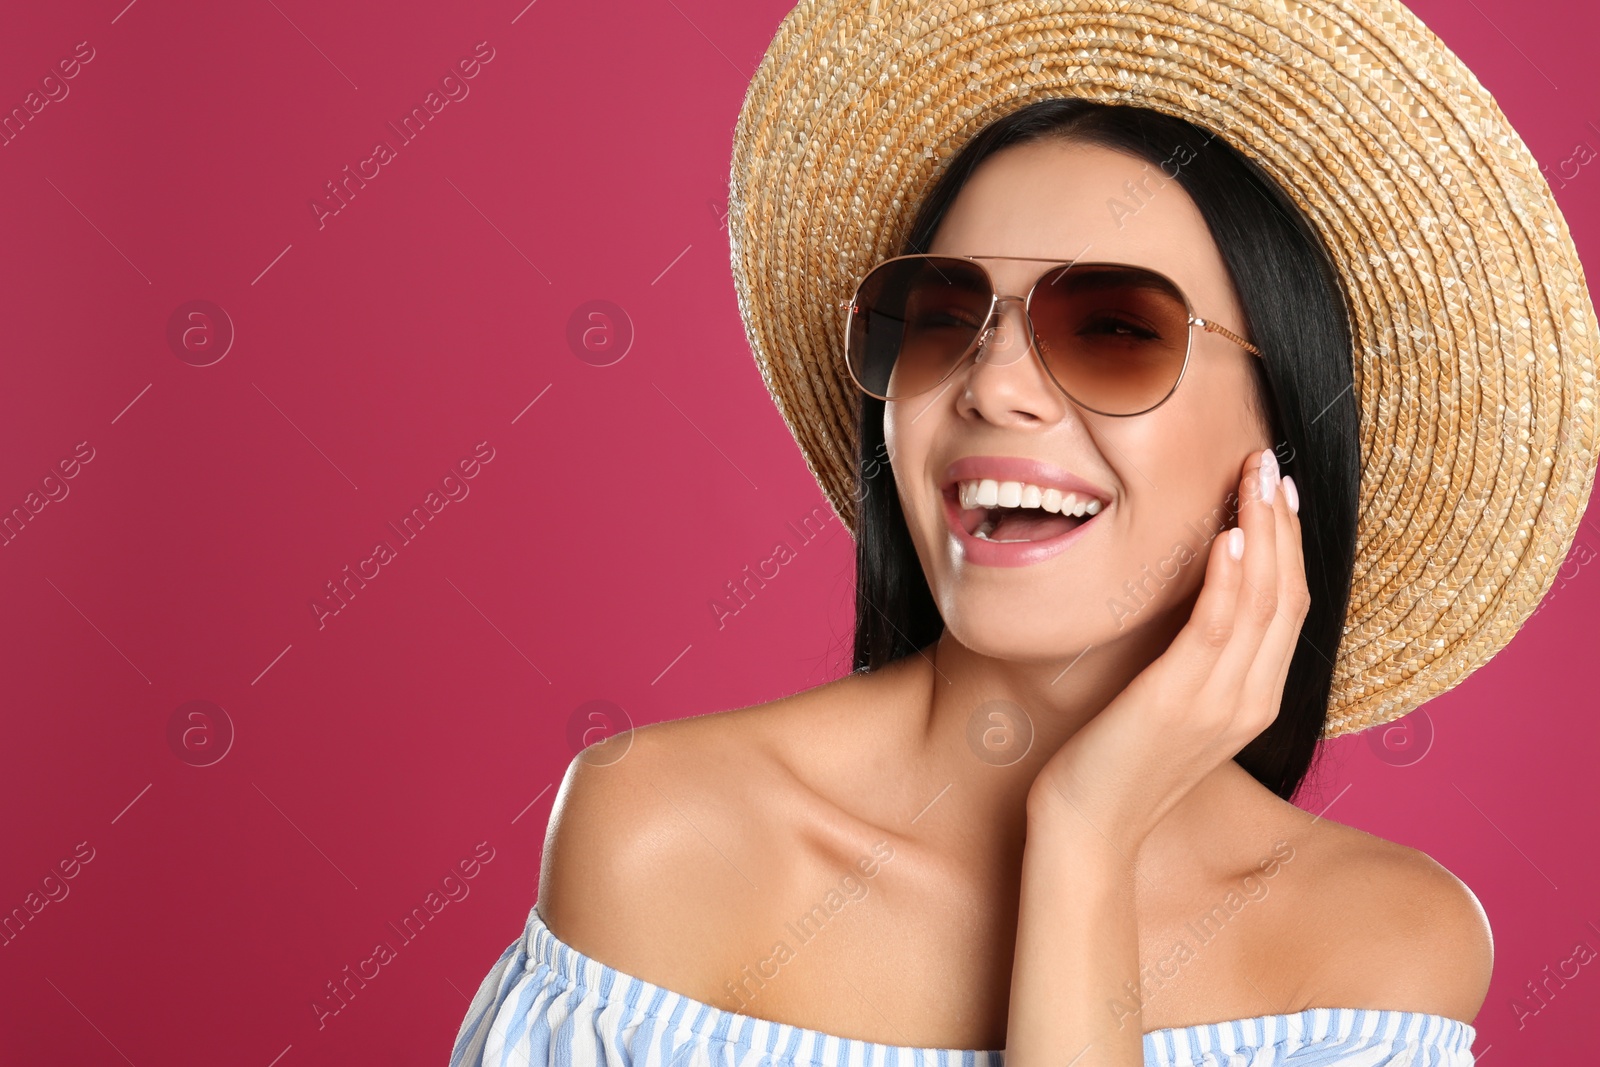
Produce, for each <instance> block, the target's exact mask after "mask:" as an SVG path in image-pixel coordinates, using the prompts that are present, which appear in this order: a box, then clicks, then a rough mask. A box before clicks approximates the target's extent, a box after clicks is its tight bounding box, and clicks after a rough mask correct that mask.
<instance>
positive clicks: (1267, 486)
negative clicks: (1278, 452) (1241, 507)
mask: <svg viewBox="0 0 1600 1067" xmlns="http://www.w3.org/2000/svg"><path fill="white" fill-rule="evenodd" d="M1277 488H1278V457H1277V456H1275V455H1273V454H1272V449H1270V448H1269V449H1267V450H1266V451H1264V452H1262V453H1261V499H1262V500H1264V501H1266V502H1267V503H1268V504H1270V503H1272V494H1273V492H1274V491H1275V490H1276V489H1277Z"/></svg>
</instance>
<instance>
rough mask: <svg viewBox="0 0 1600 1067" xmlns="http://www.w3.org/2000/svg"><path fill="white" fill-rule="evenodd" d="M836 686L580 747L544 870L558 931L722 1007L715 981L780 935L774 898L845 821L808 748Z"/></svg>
mask: <svg viewBox="0 0 1600 1067" xmlns="http://www.w3.org/2000/svg"><path fill="white" fill-rule="evenodd" d="M836 684H837V683H829V686H834V685H836ZM829 686H822V687H818V688H817V689H813V690H806V691H803V692H801V693H798V694H794V695H792V696H788V697H784V698H781V699H779V700H774V701H770V702H766V703H762V704H756V705H751V706H749V707H744V708H737V709H732V710H729V711H720V712H712V713H708V714H703V715H696V716H691V717H688V718H683V719H677V720H672V721H669V722H663V723H656V724H651V725H647V726H641V727H636V728H634V729H633V730H631V731H629V732H627V733H625V734H619V735H617V736H615V737H612V738H610V739H608V740H606V741H604V742H602V743H600V744H597V745H592V746H590V747H589V748H586V749H584V750H583V751H582V752H580V753H578V755H577V756H575V757H574V758H573V759H572V761H571V763H570V764H569V765H568V767H567V771H566V774H565V776H564V778H563V779H562V783H561V787H560V789H559V791H558V792H557V794H556V799H555V802H554V806H553V809H552V811H551V815H550V822H549V827H548V830H547V831H546V836H545V843H544V853H543V858H542V862H541V866H540V876H539V904H538V909H539V913H540V915H541V917H542V918H543V921H544V922H545V923H546V925H547V926H548V927H549V928H550V930H551V932H552V933H553V934H554V935H555V936H556V937H558V938H560V939H561V940H562V941H563V942H565V943H567V944H570V945H573V946H574V947H576V948H577V949H579V950H580V951H582V952H584V953H585V954H587V955H589V956H591V957H593V958H596V959H599V960H602V961H604V962H606V963H607V964H609V965H611V966H613V967H616V968H617V969H618V970H621V971H623V972H625V973H629V974H633V975H637V976H639V977H641V978H644V979H646V980H647V981H651V982H653V983H655V984H657V985H662V986H665V987H667V988H671V989H675V990H678V991H680V992H683V993H686V994H688V995H692V996H696V997H697V999H701V1000H705V1001H709V1002H716V1001H717V1000H718V999H719V998H718V996H717V993H718V991H717V990H713V989H707V988H704V986H703V983H704V982H705V981H706V978H705V976H707V975H714V974H725V975H736V974H738V973H739V968H740V966H741V965H742V964H743V963H745V962H748V961H747V960H746V959H745V958H744V956H746V955H748V953H749V952H750V951H751V950H752V946H754V945H758V944H762V943H761V937H762V936H765V935H766V933H767V932H768V927H769V926H770V907H771V904H772V901H773V899H774V895H775V893H776V894H778V899H781V892H782V888H783V887H784V886H785V885H786V884H789V883H791V882H793V881H796V880H797V879H798V878H799V877H800V876H801V875H802V874H803V873H804V866H805V865H806V864H807V863H808V862H811V859H812V857H814V856H815V855H816V853H817V850H818V849H819V847H821V848H826V847H827V843H826V842H825V841H819V840H816V839H815V838H816V836H817V831H818V828H819V827H823V828H827V827H830V826H832V825H834V824H836V823H837V821H838V813H837V812H835V811H833V810H832V808H831V807H830V806H829V805H828V803H827V801H826V800H825V799H824V798H823V797H822V796H821V795H820V794H819V793H818V792H817V790H816V789H815V788H814V785H813V783H810V782H808V781H807V780H806V776H805V763H806V760H805V759H804V756H803V753H804V751H805V750H804V749H803V748H801V747H798V746H799V745H800V744H801V742H800V740H799V738H801V737H803V736H804V734H805V732H806V731H807V730H809V731H811V732H813V733H814V734H815V733H825V732H826V731H827V729H828V725H827V723H828V720H829V718H830V714H829V709H831V708H833V707H834V706H835V705H836V704H837V703H838V701H837V700H832V699H819V698H818V692H819V690H821V689H826V688H829ZM809 743H820V742H818V741H816V739H815V738H813V739H812V741H811V742H809ZM802 838H804V839H802ZM769 940H770V938H769ZM762 947H770V945H764V944H763V945H762Z"/></svg>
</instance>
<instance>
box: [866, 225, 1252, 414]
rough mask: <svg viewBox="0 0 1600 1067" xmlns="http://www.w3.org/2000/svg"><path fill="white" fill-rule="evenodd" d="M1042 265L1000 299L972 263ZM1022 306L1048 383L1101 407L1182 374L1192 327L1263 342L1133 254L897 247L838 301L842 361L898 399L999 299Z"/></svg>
mask: <svg viewBox="0 0 1600 1067" xmlns="http://www.w3.org/2000/svg"><path fill="white" fill-rule="evenodd" d="M986 259H1012V260H1024V261H1029V262H1036V263H1052V264H1054V266H1052V267H1051V268H1050V269H1048V270H1046V271H1045V272H1044V273H1043V274H1041V275H1039V277H1038V278H1037V279H1035V280H1034V283H1033V285H1032V286H1031V287H1030V288H1029V289H1028V293H1027V295H1026V296H1020V297H1019V296H1001V295H1000V294H999V292H998V290H997V289H996V287H995V285H994V279H993V278H992V277H991V276H990V274H989V271H988V270H987V269H986V268H985V267H984V266H983V264H982V263H980V262H978V261H979V260H986ZM1007 301H1018V302H1020V303H1021V304H1022V310H1023V321H1024V322H1025V323H1027V325H1028V329H1029V332H1030V333H1031V335H1032V336H1031V338H1030V339H1031V341H1032V343H1031V344H1030V345H1029V346H1028V347H1029V349H1030V350H1031V351H1032V352H1033V353H1034V354H1035V356H1036V357H1037V358H1038V360H1039V362H1040V364H1041V365H1042V366H1043V367H1044V369H1045V372H1046V373H1047V374H1048V375H1049V376H1050V379H1051V381H1053V382H1055V384H1056V387H1057V388H1058V389H1060V390H1061V391H1062V392H1063V393H1065V394H1066V396H1067V397H1068V398H1069V399H1070V400H1072V401H1073V402H1074V403H1076V404H1078V405H1079V406H1080V407H1084V408H1087V409H1088V410H1090V411H1093V412H1096V413H1098V414H1101V415H1114V416H1127V415H1142V414H1143V413H1145V412H1146V411H1149V410H1151V409H1152V408H1155V407H1158V406H1159V405H1161V404H1162V403H1164V402H1165V401H1166V400H1167V398H1168V397H1170V396H1171V395H1172V394H1173V393H1174V392H1175V391H1176V390H1177V388H1178V383H1179V382H1180V381H1182V380H1183V372H1184V370H1185V369H1186V368H1187V367H1188V365H1189V352H1190V350H1191V349H1192V348H1193V344H1192V343H1191V342H1192V339H1193V337H1194V330H1193V327H1195V326H1199V327H1200V328H1202V329H1205V330H1210V331H1213V332H1215V333H1219V334H1222V335H1223V336H1224V337H1226V338H1228V339H1229V340H1230V341H1233V342H1235V343H1236V344H1238V345H1241V346H1243V347H1244V349H1245V350H1246V351H1248V352H1250V353H1251V354H1252V355H1255V356H1260V355H1261V350H1260V349H1258V348H1257V347H1256V346H1255V345H1253V344H1251V343H1250V342H1249V341H1246V340H1245V339H1244V338H1242V337H1240V336H1239V335H1238V334H1236V333H1234V332H1233V331H1231V330H1229V329H1227V328H1226V327H1224V326H1221V325H1219V324H1218V323H1215V322H1212V321H1211V320H1209V319H1203V318H1200V317H1199V316H1197V315H1196V314H1195V313H1194V308H1193V305H1191V304H1190V302H1189V297H1188V295H1187V294H1185V293H1184V291H1183V290H1182V289H1180V288H1179V287H1178V285H1177V283H1176V282H1174V281H1173V280H1172V279H1171V278H1168V277H1167V276H1166V275H1164V274H1161V273H1160V272H1158V271H1154V270H1151V269H1150V268H1148V267H1140V266H1136V265H1134V264H1131V263H1080V262H1078V261H1075V260H1074V261H1067V262H1062V261H1061V260H1049V259H1040V258H1038V257H1034V256H948V255H931V254H927V253H922V254H916V255H907V256H895V257H893V258H891V259H886V260H884V261H883V262H882V263H879V264H878V265H877V266H876V267H873V268H872V269H871V270H870V271H868V272H867V273H866V275H865V276H864V277H863V278H862V279H861V282H860V284H859V285H857V286H856V291H855V294H854V295H853V296H852V297H851V298H850V299H849V300H844V301H840V303H839V307H841V308H843V309H845V311H846V312H847V314H848V316H849V318H848V322H847V324H846V329H845V364H846V366H847V368H848V369H849V372H850V377H851V379H853V380H854V381H855V383H856V385H857V386H858V387H859V388H860V389H861V390H862V391H863V392H865V393H867V394H868V395H870V396H874V397H877V398H878V399H879V400H904V399H906V398H907V397H913V396H918V395H920V394H922V393H925V392H927V391H928V390H929V389H932V388H933V387H934V386H936V385H938V384H939V383H941V382H943V381H944V380H945V379H946V378H948V377H949V376H950V374H951V373H952V372H953V371H954V370H955V369H956V368H957V367H959V366H960V365H961V364H962V363H963V362H965V360H966V358H967V357H968V356H969V355H971V354H973V353H974V352H977V351H979V350H980V349H981V348H982V347H983V345H984V344H985V343H987V342H988V341H989V340H990V339H991V338H992V337H993V336H994V334H995V331H996V329H997V328H998V325H997V319H998V317H999V312H1000V305H1001V304H1003V303H1006V302H1007Z"/></svg>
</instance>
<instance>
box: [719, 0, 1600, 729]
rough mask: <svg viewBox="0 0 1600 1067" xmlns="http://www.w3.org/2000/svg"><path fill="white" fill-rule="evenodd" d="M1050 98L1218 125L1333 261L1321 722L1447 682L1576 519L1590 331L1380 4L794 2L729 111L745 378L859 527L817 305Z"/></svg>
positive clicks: (834, 334) (1458, 72)
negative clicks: (1348, 586)
mask: <svg viewBox="0 0 1600 1067" xmlns="http://www.w3.org/2000/svg"><path fill="white" fill-rule="evenodd" d="M1052 96H1082V97H1088V98H1090V99H1094V100H1098V101H1102V102H1107V103H1115V104H1133V105H1140V106H1144V107H1149V108H1153V109H1155V110H1158V111H1163V112H1167V113H1169V114H1173V115H1177V116H1179V117H1181V118H1184V119H1187V120H1189V121H1190V122H1192V123H1194V124H1196V125H1197V126H1199V127H1201V128H1203V129H1206V130H1208V131H1211V132H1213V133H1215V134H1216V135H1218V136H1220V137H1222V138H1223V139H1224V140H1226V141H1227V142H1229V143H1230V144H1231V145H1232V146H1233V147H1234V148H1236V149H1238V150H1240V151H1241V152H1242V153H1243V154H1245V155H1246V156H1248V157H1250V158H1251V159H1253V160H1254V161H1255V162H1256V163H1257V164H1259V165H1260V166H1261V167H1262V168H1263V169H1264V170H1265V171H1266V172H1267V173H1268V174H1270V175H1271V176H1272V177H1273V178H1275V179H1276V180H1277V181H1278V183H1279V184H1280V185H1282V186H1283V187H1284V188H1285V189H1286V190H1287V191H1288V193H1289V195H1290V196H1291V197H1292V198H1293V199H1294V200H1295V202H1296V203H1298V204H1299V205H1300V207H1301V209H1302V210H1303V211H1304V212H1305V213H1306V215H1307V217H1308V218H1309V219H1310V220H1311V222H1312V224H1313V226H1314V228H1315V229H1316V230H1317V232H1318V233H1319V234H1320V235H1321V237H1322V240H1323V242H1324V243H1325V244H1326V245H1327V246H1328V248H1329V250H1330V252H1331V253H1332V255H1333V259H1334V262H1335V265H1336V266H1337V268H1338V270H1339V272H1340V275H1341V277H1342V280H1343V285H1344V287H1345V290H1346V301H1347V303H1348V304H1349V306H1350V309H1351V318H1352V321H1351V323H1350V328H1351V338H1352V342H1353V345H1354V351H1355V353H1356V358H1355V360H1354V363H1355V368H1354V369H1355V385H1356V393H1357V396H1358V402H1359V410H1360V420H1361V442H1360V450H1361V478H1360V506H1361V518H1360V525H1359V531H1358V537H1357V547H1356V567H1355V581H1354V585H1353V587H1352V590H1351V598H1350V604H1349V610H1348V614H1347V617H1346V620H1345V622H1346V625H1345V633H1344V637H1343V640H1342V643H1341V645H1340V647H1339V653H1338V657H1337V661H1336V664H1335V669H1334V678H1333V693H1332V698H1331V701H1330V706H1329V711H1328V719H1327V723H1326V726H1325V727H1324V731H1323V736H1325V737H1336V736H1338V735H1340V734H1346V733H1351V732H1354V731H1356V730H1362V729H1365V728H1367V727H1371V726H1376V725H1379V724H1380V723H1385V722H1389V721H1390V720H1393V719H1395V718H1398V717H1399V716H1401V715H1403V714H1405V713H1406V712H1408V711H1410V710H1412V709H1413V708H1415V707H1416V706H1417V705H1418V704H1421V703H1422V702H1424V701H1426V700H1428V699H1430V698H1431V697H1434V696H1437V695H1438V694H1440V693H1443V692H1445V691H1446V690H1448V689H1449V688H1451V687H1452V686H1454V685H1456V684H1457V683H1458V682H1460V681H1462V680H1463V679H1465V678H1466V677H1467V676H1468V675H1469V674H1471V673H1472V672H1473V671H1474V670H1476V669H1477V668H1478V667H1479V666H1481V665H1482V664H1483V663H1485V662H1487V661H1488V660H1489V658H1490V657H1492V656H1493V655H1494V654H1495V653H1496V652H1498V651H1499V650H1500V649H1501V648H1502V647H1503V646H1504V645H1505V644H1506V642H1508V641H1509V640H1510V639H1511V636H1512V635H1513V634H1514V633H1515V632H1516V630H1517V628H1518V627H1519V626H1521V624H1522V623H1523V622H1524V621H1525V620H1526V619H1527V617H1528V616H1529V615H1530V614H1531V613H1532V612H1533V610H1534V609H1535V607H1536V606H1537V605H1538V603H1539V600H1540V598H1541V597H1542V596H1543V595H1544V593H1545V591H1546V590H1547V589H1548V588H1549V586H1550V584H1551V582H1552V581H1553V579H1554V578H1555V576H1556V572H1557V570H1558V568H1559V567H1560V566H1561V564H1562V562H1563V560H1564V559H1565V557H1566V554H1567V551H1568V549H1569V547H1570V546H1571V543H1572V539H1573V536H1574V534H1575V533H1576V530H1577V526H1578V523H1579V521H1580V519H1581V517H1582V514H1583V509H1584V506H1585V504H1586V502H1587V500H1588V497H1589V492H1590V489H1591V487H1592V485H1593V481H1594V471H1595V461H1596V446H1597V443H1600V441H1597V431H1596V410H1595V402H1596V392H1595V348H1596V341H1597V337H1600V327H1597V324H1596V321H1595V312H1594V307H1593V305H1592V303H1591V302H1590V298H1589V295H1588V290H1587V288H1586V285H1585V282H1584V276H1583V267H1582V265H1581V264H1580V263H1579V261H1578V256H1577V252H1576V250H1575V249H1574V247H1573V244H1572V239H1571V236H1570V234H1569V233H1568V230H1567V226H1566V222H1565V220H1564V219H1563V218H1562V216H1561V212H1560V211H1559V210H1558V209H1557V207H1556V202H1555V199H1554V197H1553V196H1552V195H1551V192H1550V189H1549V186H1548V185H1547V184H1546V183H1545V181H1544V179H1543V177H1542V176H1541V175H1540V173H1539V168H1538V165H1537V163H1536V162H1535V161H1534V159H1533V157H1532V156H1531V155H1530V154H1529V152H1528V149H1527V147H1526V146H1525V145H1524V144H1523V142H1522V139H1521V138H1520V137H1519V136H1518V135H1517V133H1516V131H1515V130H1513V129H1512V128H1511V125H1510V124H1509V123H1508V122H1507V120H1506V118H1505V116H1504V115H1503V114H1502V113H1501V111H1500V108H1499V106H1498V105H1497V104H1496V103H1495V101H1494V99H1493V98H1492V97H1491V96H1490V95H1489V93H1488V92H1487V91H1486V90H1485V89H1484V88H1483V86H1482V85H1481V84H1479V82H1478V80H1477V78H1476V77H1475V76H1474V75H1473V74H1472V72H1471V71H1469V70H1468V69H1467V68H1466V67H1465V66H1464V65H1463V64H1462V63H1461V61H1460V60H1459V59H1458V58H1457V57H1456V56H1455V55H1454V54H1452V53H1451V52H1450V51H1449V49H1447V48H1446V47H1445V46H1444V44H1443V43H1442V42H1441V41H1440V40H1439V39H1438V38H1437V37H1436V36H1434V34H1433V33H1432V32H1431V31H1430V30H1429V29H1428V28H1427V27H1426V26H1425V25H1423V23H1422V22H1421V21H1420V20H1419V19H1418V18H1417V17H1416V16H1415V15H1414V14H1412V13H1411V12H1410V11H1409V10H1407V9H1406V8H1405V7H1403V6H1401V5H1400V4H1399V3H1398V2H1396V0H1279V2H1274V0H1220V2H1219V0H1205V2H1202V0H1164V2H1159V3H1149V2H1140V0H1115V2H1111V0H1054V2H1049V0H1038V2H1028V0H1022V2H1003V0H943V2H940V0H802V2H801V3H800V4H799V6H797V7H796V8H795V9H794V10H793V11H792V12H791V13H790V14H789V15H788V17H786V18H785V19H784V20H783V23H782V25H781V26H779V28H778V32H777V35H776V36H775V37H774V38H773V40H772V43H771V45H770V46H769V47H768V49H767V52H766V55H765V56H764V57H763V59H762V61H761V65H760V67H759V68H758V69H757V71H756V73H755V77H754V78H753V79H752V81H751V83H750V87H749V91H748V93H747V95H746V97H745V101H744V106H743V108H742V109H741V110H740V113H739V120H738V125H737V127H736V129H735V136H734V149H733V165H732V175H731V190H730V198H729V214H728V223H729V226H728V231H729V236H730V241H731V245H732V259H733V275H734V284H735V286H736V289H737V293H738V300H739V310H740V313H741V315H742V316H743V318H744V323H745V330H746V333H747V335H748V337H749V341H750V345H751V348H752V349H753V351H754V353H755V358H756V362H757V364H758V365H759V366H760V368H761V375H762V379H763V380H764V381H765V382H766V385H767V388H768V390H769V391H770V392H771V393H772V396H773V398H774V400H775V401H776V402H777V405H778V409H779V411H780V412H782V414H783V418H784V421H785V422H786V423H787V424H788V426H789V429H790V432H791V433H793V434H794V437H795V439H796V441H797V442H798V443H799V445H800V448H801V451H802V452H803V453H804V454H805V458H806V463H807V465H808V466H809V467H810V469H811V472H812V474H813V475H814V476H815V477H816V479H817V482H818V483H819V484H820V485H821V487H822V490H823V493H824V494H825V495H826V496H827V498H828V501H829V503H830V504H832V506H833V508H834V510H835V511H836V512H837V513H838V515H839V517H840V519H841V520H843V522H844V523H845V525H846V527H847V528H849V529H850V531H851V533H852V535H853V534H854V533H855V522H856V515H855V494H854V492H853V489H854V486H855V481H854V479H855V463H856V448H857V438H856V425H855V419H856V417H857V414H858V412H859V408H858V407H857V406H856V405H857V404H858V403H859V402H860V397H859V394H858V393H857V392H856V389H855V387H854V386H853V385H852V383H851V381H850V379H849V377H848V375H847V374H846V371H845V368H844V364H843V360H842V348H843V325H844V320H843V313H842V312H841V311H839V309H838V307H837V306H836V305H837V303H838V302H839V301H841V300H845V299H848V298H849V296H850V293H851V291H852V290H853V289H854V287H855V283H856V282H857V281H858V280H859V279H860V277H861V275H862V274H863V273H865V272H866V271H867V270H868V269H869V268H870V267H871V266H872V265H874V264H875V263H877V262H878V261H879V260H881V259H884V258H886V257H888V256H890V255H895V254H897V253H898V252H899V250H900V245H901V242H902V241H903V240H904V238H905V236H906V231H907V230H908V228H909V225H910V221H911V215H912V214H913V212H914V211H915V209H916V207H917V205H918V203H919V202H920V198H921V195H922V193H923V192H924V191H925V190H926V189H927V188H928V187H929V185H930V184H931V183H932V182H933V180H934V179H935V178H936V177H937V176H938V174H939V173H940V171H941V168H942V167H943V165H944V164H945V162H947V161H948V159H949V158H950V157H951V156H952V155H953V154H954V153H955V152H956V151H957V150H958V149H959V148H960V147H961V146H962V145H963V144H964V143H965V142H966V141H967V140H968V139H969V138H970V137H971V136H972V135H973V134H975V133H976V132H977V131H978V130H979V129H980V128H982V127H983V126H984V125H986V124H987V123H989V122H990V121H992V120H994V119H996V118H999V117H1000V116H1002V115H1004V114H1006V113H1008V112H1011V111H1014V110H1016V109H1018V108H1020V107H1022V106H1023V105H1025V104H1029V103H1032V102H1034V101H1036V100H1039V99H1041V98H1045V97H1052Z"/></svg>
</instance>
